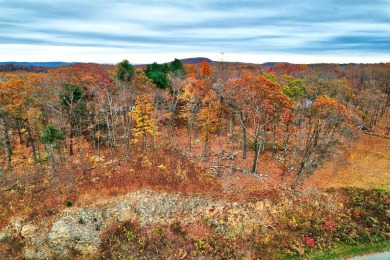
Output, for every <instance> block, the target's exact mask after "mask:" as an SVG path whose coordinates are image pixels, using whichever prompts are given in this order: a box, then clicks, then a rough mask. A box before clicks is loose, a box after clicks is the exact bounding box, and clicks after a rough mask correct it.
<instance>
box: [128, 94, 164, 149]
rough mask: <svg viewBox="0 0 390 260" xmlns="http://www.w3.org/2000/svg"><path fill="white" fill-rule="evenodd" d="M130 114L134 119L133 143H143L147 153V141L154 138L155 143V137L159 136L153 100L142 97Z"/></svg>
mask: <svg viewBox="0 0 390 260" xmlns="http://www.w3.org/2000/svg"><path fill="white" fill-rule="evenodd" d="M129 114H130V115H131V116H132V118H133V122H134V125H133V128H132V131H133V142H135V143H137V142H139V141H141V142H142V148H143V150H144V151H146V139H147V137H148V136H150V137H152V140H153V143H154V139H155V137H156V136H157V135H158V134H159V133H158V128H157V126H156V120H155V114H154V106H153V103H152V98H151V97H150V96H148V95H145V94H143V95H140V96H138V97H137V99H136V101H135V109H134V110H132V111H130V112H129Z"/></svg>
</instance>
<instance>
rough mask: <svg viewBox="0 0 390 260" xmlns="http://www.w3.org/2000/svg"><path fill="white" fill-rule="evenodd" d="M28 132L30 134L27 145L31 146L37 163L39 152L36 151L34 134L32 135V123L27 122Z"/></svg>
mask: <svg viewBox="0 0 390 260" xmlns="http://www.w3.org/2000/svg"><path fill="white" fill-rule="evenodd" d="M26 130H27V134H28V142H27V143H30V144H31V150H32V152H33V158H34V162H35V163H36V162H37V152H36V149H35V142H34V138H33V136H32V133H31V127H30V123H29V122H28V121H27V122H26Z"/></svg>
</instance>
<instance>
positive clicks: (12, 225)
mask: <svg viewBox="0 0 390 260" xmlns="http://www.w3.org/2000/svg"><path fill="white" fill-rule="evenodd" d="M23 221H24V218H22V217H17V218H14V219H12V220H11V221H10V222H9V223H8V225H7V226H6V230H7V231H8V233H9V235H10V236H12V237H17V236H19V234H20V231H21V229H22V225H23Z"/></svg>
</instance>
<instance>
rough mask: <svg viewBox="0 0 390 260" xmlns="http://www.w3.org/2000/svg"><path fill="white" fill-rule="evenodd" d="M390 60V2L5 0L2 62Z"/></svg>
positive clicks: (0, 21) (0, 18)
mask: <svg viewBox="0 0 390 260" xmlns="http://www.w3.org/2000/svg"><path fill="white" fill-rule="evenodd" d="M190 57H208V58H210V59H212V60H223V61H241V62H251V63H263V62H271V61H272V62H275V61H277V62H281V61H284V62H292V63H349V62H354V63H377V62H390V0H371V1H369V0H364V1H361V0H278V1H274V0H241V1H240V0H193V1H190V0H180V1H179V0H159V1H157V0H127V1H126V0H108V1H103V0H35V1H32V0H0V61H30V62H32V61H36V62H37V61H66V62H96V63H112V64H115V63H117V62H120V61H122V60H123V59H128V60H129V61H130V62H131V63H133V64H142V63H151V62H155V61H156V62H169V61H172V60H173V59H174V58H190Z"/></svg>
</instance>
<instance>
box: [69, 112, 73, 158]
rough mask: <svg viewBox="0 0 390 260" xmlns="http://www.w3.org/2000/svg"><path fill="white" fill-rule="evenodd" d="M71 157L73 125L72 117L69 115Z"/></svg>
mask: <svg viewBox="0 0 390 260" xmlns="http://www.w3.org/2000/svg"><path fill="white" fill-rule="evenodd" d="M69 155H73V124H72V115H71V114H70V115H69Z"/></svg>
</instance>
